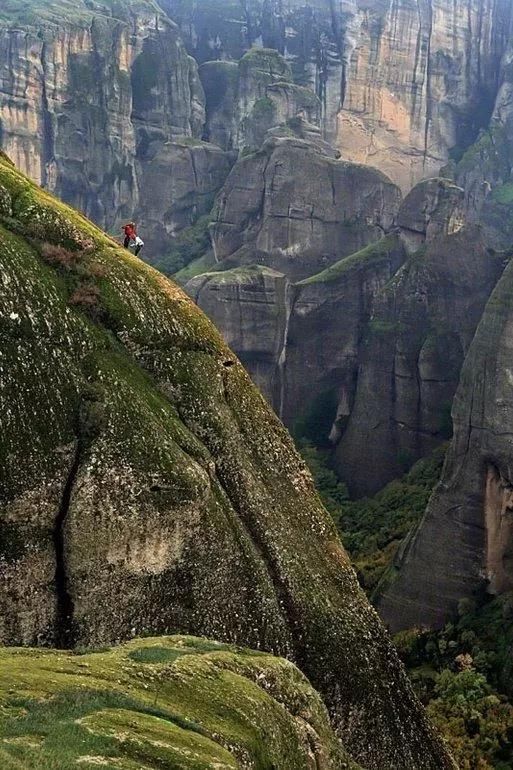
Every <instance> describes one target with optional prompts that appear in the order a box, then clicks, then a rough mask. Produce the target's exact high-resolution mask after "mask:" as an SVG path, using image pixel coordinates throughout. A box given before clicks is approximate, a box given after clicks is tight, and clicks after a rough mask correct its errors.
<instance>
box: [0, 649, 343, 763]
mask: <svg viewBox="0 0 513 770" xmlns="http://www.w3.org/2000/svg"><path fill="white" fill-rule="evenodd" d="M0 762H1V766H2V768H5V770H11V768H12V770H14V769H15V768H17V769H19V768H26V770H31V769H32V768H33V769H34V770H36V768H38V770H42V769H43V768H45V770H50V769H51V770H71V769H72V768H73V770H76V768H84V770H93V768H98V767H104V768H112V769H114V768H116V770H119V769H120V768H121V769H122V770H150V768H151V769H152V770H153V769H155V770H158V768H163V767H167V768H173V770H203V769H204V770H211V768H217V769H218V770H236V768H244V767H251V768H254V769H255V770H260V769H262V770H263V769H264V768H266V769H270V768H273V767H275V768H280V770H302V769H304V770H309V768H311V767H312V766H314V767H318V768H323V769H324V770H335V769H336V770H342V768H348V769H349V768H351V769H352V770H357V767H356V765H355V764H354V763H352V762H351V761H350V760H349V758H348V757H347V756H346V755H345V753H344V751H343V749H342V748H341V746H340V744H339V742H338V741H337V739H336V738H335V735H334V733H333V732H332V730H331V727H330V724H329V719H328V713H327V711H326V708H325V707H324V705H323V703H322V701H321V699H320V697H319V696H318V695H317V693H316V692H315V691H314V690H313V689H312V688H311V686H310V685H309V683H308V681H307V680H306V679H305V677H304V676H303V675H302V674H301V673H300V672H299V671H298V669H297V668H295V666H293V665H292V664H291V663H288V662H286V661H284V660H281V659H278V658H273V657H271V656H270V655H264V654H261V653H257V652H252V651H250V650H244V649H235V648H231V647H228V646H225V645H221V644H216V643H211V642H207V641H205V640H202V639H198V638H192V637H161V638H156V639H135V640H133V641H132V642H130V643H128V644H126V645H123V646H122V647H117V648H115V649H106V650H103V651H101V652H94V653H89V654H83V655H79V654H76V655H71V654H66V653H63V652H53V651H49V650H45V651H42V650H31V649H11V650H7V649H3V650H0Z"/></svg>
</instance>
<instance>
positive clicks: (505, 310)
mask: <svg viewBox="0 0 513 770" xmlns="http://www.w3.org/2000/svg"><path fill="white" fill-rule="evenodd" d="M512 286H513V273H512V266H511V264H509V265H508V266H507V267H506V269H505V271H504V274H503V276H502V278H501V279H500V281H499V283H498V284H497V286H496V288H495V289H494V291H493V293H492V295H491V297H490V299H489V301H488V303H487V305H486V309H485V311H484V314H483V317H482V319H481V321H480V323H479V326H478V327H477V331H476V335H475V337H474V340H473V342H472V344H471V346H470V349H469V352H468V355H467V357H466V359H465V364H464V366H463V369H462V372H461V378H460V384H459V387H458V390H457V393H456V397H455V399H454V405H453V420H454V439H453V441H452V444H451V447H450V449H449V453H448V456H447V460H446V464H445V467H444V472H443V474H442V479H441V482H440V485H439V487H438V488H437V490H436V491H435V493H434V495H433V497H432V499H431V502H430V504H429V506H428V509H427V511H426V514H425V516H424V519H423V520H422V522H421V524H420V526H419V528H418V530H417V531H416V532H415V533H414V535H413V537H412V538H411V540H410V541H409V543H408V544H407V546H406V547H405V549H404V550H403V553H402V554H401V558H400V559H399V560H398V563H397V565H396V570H397V572H396V574H395V576H394V577H395V580H393V581H392V583H391V585H390V586H389V587H388V589H387V590H386V592H385V594H384V596H383V597H382V599H381V601H380V611H381V612H382V614H383V616H384V618H385V620H386V622H387V623H388V624H389V625H390V626H391V627H392V628H394V629H395V628H405V627H408V626H412V625H422V626H434V627H440V626H442V625H443V624H444V622H445V621H446V619H447V618H448V617H449V616H450V614H451V613H453V612H454V611H455V609H456V608H457V604H458V602H459V600H460V599H462V598H465V597H469V596H472V594H473V593H474V592H475V591H476V590H477V589H479V588H480V587H482V586H483V585H487V586H488V589H489V590H490V591H491V592H501V591H505V590H511V589H512V587H513V570H512V567H511V565H512V548H513V531H512V526H511V500H512V491H511V490H512V483H511V481H512V479H513V472H512V457H513V445H512V435H513V430H512V427H511V424H512V408H513V390H512V376H511V360H512V339H513V337H512V333H511V315H512V314H511V308H512V301H513V294H512Z"/></svg>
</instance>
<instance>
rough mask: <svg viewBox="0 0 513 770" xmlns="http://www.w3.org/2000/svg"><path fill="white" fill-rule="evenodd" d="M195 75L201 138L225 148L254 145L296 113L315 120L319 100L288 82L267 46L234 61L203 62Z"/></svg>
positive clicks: (279, 61)
mask: <svg viewBox="0 0 513 770" xmlns="http://www.w3.org/2000/svg"><path fill="white" fill-rule="evenodd" d="M200 78H201V81H202V84H203V87H204V90H205V96H206V125H205V138H206V139H208V140H209V141H211V142H215V143H216V144H219V146H220V147H223V148H225V149H232V148H234V147H237V148H239V149H241V150H243V151H244V152H247V151H248V150H256V149H258V148H259V147H260V146H261V144H262V143H263V141H264V139H265V136H266V133H267V131H268V130H269V129H271V128H273V127H274V126H279V125H283V124H285V123H286V122H287V121H288V120H291V119H293V118H296V117H301V118H303V119H304V120H306V121H307V122H308V123H312V124H314V125H317V126H318V125H319V124H320V113H321V103H320V101H319V99H318V98H317V97H316V95H315V93H314V92H313V91H312V90H311V89H309V88H305V87H303V86H299V85H297V84H296V83H293V82H292V73H291V71H290V68H289V66H288V64H287V62H286V61H285V59H284V58H283V57H282V56H280V54H279V53H278V52H277V51H275V50H273V49H267V48H253V49H251V50H250V51H248V52H247V53H246V54H245V55H244V56H243V57H242V58H241V59H240V61H239V63H238V65H235V64H234V63H232V62H226V61H208V62H205V63H204V64H203V65H202V66H201V67H200Z"/></svg>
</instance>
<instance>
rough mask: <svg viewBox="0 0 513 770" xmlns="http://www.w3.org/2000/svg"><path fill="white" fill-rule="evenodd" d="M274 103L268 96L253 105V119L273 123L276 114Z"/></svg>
mask: <svg viewBox="0 0 513 770" xmlns="http://www.w3.org/2000/svg"><path fill="white" fill-rule="evenodd" d="M275 109H276V108H275V106H274V102H273V101H272V100H271V99H269V97H267V96H262V98H260V99H257V100H256V102H255V104H254V105H253V112H252V118H254V119H255V120H265V121H272V120H273V118H274V114H275Z"/></svg>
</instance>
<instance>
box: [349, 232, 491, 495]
mask: <svg viewBox="0 0 513 770" xmlns="http://www.w3.org/2000/svg"><path fill="white" fill-rule="evenodd" d="M501 267H502V263H501V260H500V259H498V258H497V257H496V256H493V255H492V254H490V253H489V251H488V250H487V248H486V245H485V244H483V242H482V241H481V240H480V237H479V233H478V232H477V231H475V230H473V229H470V230H461V231H459V232H458V233H455V234H453V235H451V236H448V237H441V238H436V239H434V240H433V241H431V242H429V243H428V244H427V245H426V246H425V247H424V248H423V249H421V250H420V251H417V252H415V253H414V254H413V255H412V256H411V257H410V258H409V259H408V260H407V261H406V262H405V264H404V265H403V266H402V267H401V268H400V269H399V270H398V272H397V273H396V275H395V276H394V278H393V280H392V281H390V283H389V284H388V285H387V286H386V287H385V289H384V290H383V292H382V293H381V294H380V295H376V298H375V302H374V307H373V312H372V316H371V318H370V321H369V323H368V325H367V330H366V341H365V344H364V345H362V346H361V347H360V356H359V369H358V377H357V381H356V386H355V390H354V401H353V405H352V409H351V412H350V415H349V417H348V418H347V417H346V415H345V413H344V412H343V413H342V417H343V419H344V422H345V430H344V431H343V433H342V436H341V438H340V441H339V443H338V445H337V449H336V456H337V464H338V467H339V469H340V472H341V474H342V477H343V478H344V480H345V481H346V482H347V483H348V484H349V486H350V489H351V491H352V492H353V493H354V494H357V495H363V494H369V493H374V492H376V491H377V490H378V489H380V488H381V487H383V486H384V485H385V484H386V483H387V482H388V481H390V480H391V479H393V478H395V477H397V476H399V475H401V473H402V472H404V470H405V468H407V467H409V466H410V465H411V464H412V463H413V462H414V461H416V460H418V459H419V458H420V457H423V456H425V455H426V454H428V453H429V452H431V451H432V450H433V449H434V447H435V446H437V445H438V444H439V443H440V442H441V441H443V440H444V439H447V438H448V437H450V432H451V425H450V411H451V403H452V399H453V396H454V393H455V391H456V388H457V385H458V381H459V375H460V369H461V366H462V364H463V360H464V358H465V355H466V353H467V351H468V349H469V346H470V343H471V341H472V337H473V335H474V331H475V329H476V326H477V324H478V323H479V320H480V318H481V314H482V312H483V309H484V307H485V304H486V301H487V299H488V297H489V295H490V293H491V291H492V289H493V287H494V285H495V282H496V281H497V278H498V276H499V275H500V270H501Z"/></svg>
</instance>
